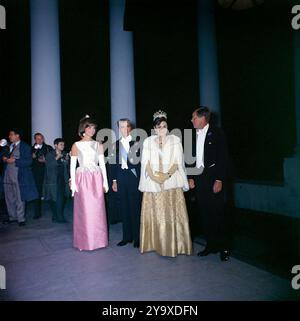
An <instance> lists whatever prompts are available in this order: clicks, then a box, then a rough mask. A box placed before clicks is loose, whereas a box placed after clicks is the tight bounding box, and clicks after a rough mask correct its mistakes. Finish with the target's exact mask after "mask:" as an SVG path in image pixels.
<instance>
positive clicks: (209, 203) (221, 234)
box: [195, 171, 228, 251]
mask: <svg viewBox="0 0 300 321" xmlns="http://www.w3.org/2000/svg"><path fill="white" fill-rule="evenodd" d="M214 183H215V179H214V178H213V176H212V175H210V173H209V172H206V171H204V172H203V173H202V175H198V176H197V177H196V178H195V184H196V188H195V189H196V193H195V195H196V199H197V205H198V210H199V215H198V219H199V224H200V225H201V229H202V231H203V234H204V237H205V239H206V242H207V243H206V247H207V248H209V249H211V250H215V251H221V250H225V249H228V238H227V232H226V222H225V199H224V185H223V189H222V191H221V192H219V193H217V194H215V193H214V192H213V185H214Z"/></svg>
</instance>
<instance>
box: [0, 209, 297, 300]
mask: <svg viewBox="0 0 300 321" xmlns="http://www.w3.org/2000/svg"><path fill="white" fill-rule="evenodd" d="M70 209H71V204H69V209H68V213H69V214H68V215H67V216H68V220H69V221H70V223H68V224H64V225H60V224H54V223H52V222H51V218H50V213H49V211H48V210H47V209H46V211H45V213H44V216H43V217H42V218H41V219H40V220H38V221H35V220H32V218H31V217H30V215H28V220H27V225H26V226H25V227H19V226H18V225H16V224H10V225H1V224H0V264H1V265H3V266H4V267H5V269H6V274H7V283H6V288H7V289H6V290H0V300H34V301H40V300H46V301H52V300H103V301H104V300H111V301H118V300H136V301H140V300H150V301H151V300H155V301H167V300H175V301H186V300H194V301H198V300H251V301H252V300H299V299H300V297H299V294H300V290H299V291H295V290H293V289H292V288H291V280H290V279H287V278H281V277H279V276H276V275H273V274H271V273H269V272H266V271H264V270H261V269H259V268H257V267H254V266H252V265H249V264H247V263H244V262H242V261H240V260H238V259H236V258H234V257H232V258H231V259H230V261H229V262H221V261H220V259H219V257H218V255H210V256H208V257H205V258H199V257H197V256H196V255H195V254H196V253H197V252H198V251H199V250H200V249H202V246H201V245H200V244H194V255H193V256H190V257H187V256H178V257H176V258H167V257H161V256H159V255H157V254H156V253H154V252H152V253H145V254H140V253H139V251H138V250H137V249H135V248H133V246H132V245H127V246H125V247H122V248H120V247H117V245H116V244H117V243H118V241H120V239H121V225H120V224H115V225H111V226H110V242H109V247H108V248H106V249H100V250H96V251H93V252H79V251H77V250H76V249H74V248H72V223H71V221H72V217H71V214H70V213H71V210H70Z"/></svg>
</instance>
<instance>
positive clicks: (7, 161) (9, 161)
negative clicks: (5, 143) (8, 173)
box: [6, 157, 16, 164]
mask: <svg viewBox="0 0 300 321" xmlns="http://www.w3.org/2000/svg"><path fill="white" fill-rule="evenodd" d="M15 161H16V159H15V158H14V157H10V158H8V159H7V160H6V163H7V164H13V163H14V162H15Z"/></svg>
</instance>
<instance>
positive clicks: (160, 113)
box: [153, 110, 167, 120]
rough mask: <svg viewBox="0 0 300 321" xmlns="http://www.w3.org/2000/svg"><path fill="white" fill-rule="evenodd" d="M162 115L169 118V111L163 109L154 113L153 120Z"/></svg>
mask: <svg viewBox="0 0 300 321" xmlns="http://www.w3.org/2000/svg"><path fill="white" fill-rule="evenodd" d="M162 117H164V118H166V119H167V113H166V112H164V111H162V110H159V111H157V112H156V113H154V114H153V120H155V119H156V118H162Z"/></svg>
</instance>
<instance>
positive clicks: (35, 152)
mask: <svg viewBox="0 0 300 321" xmlns="http://www.w3.org/2000/svg"><path fill="white" fill-rule="evenodd" d="M34 142H35V143H34V145H33V146H32V159H33V162H32V173H33V177H34V181H35V184H36V188H37V190H38V194H39V197H38V199H37V200H36V202H35V214H34V216H33V218H34V219H38V218H40V217H41V216H42V193H43V183H44V176H45V162H46V156H47V154H48V153H49V152H50V151H51V150H53V148H52V147H51V146H50V145H47V144H46V143H45V138H44V135H43V134H41V133H36V134H34Z"/></svg>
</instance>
